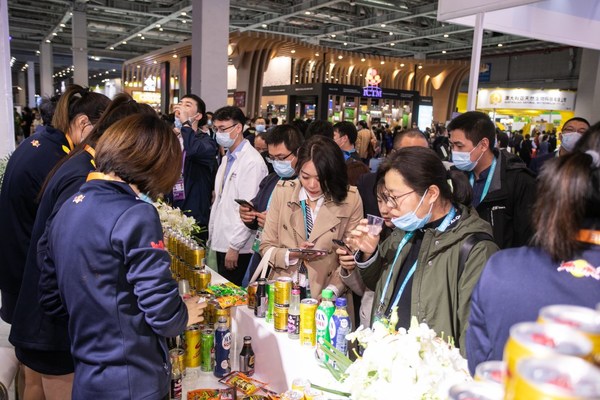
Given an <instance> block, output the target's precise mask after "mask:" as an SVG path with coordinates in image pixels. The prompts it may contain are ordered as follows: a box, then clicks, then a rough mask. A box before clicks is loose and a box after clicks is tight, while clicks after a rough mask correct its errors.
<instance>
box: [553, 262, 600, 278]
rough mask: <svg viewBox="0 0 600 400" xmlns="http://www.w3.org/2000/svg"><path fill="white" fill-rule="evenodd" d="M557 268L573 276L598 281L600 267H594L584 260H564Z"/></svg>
mask: <svg viewBox="0 0 600 400" xmlns="http://www.w3.org/2000/svg"><path fill="white" fill-rule="evenodd" d="M557 270H558V271H559V272H560V271H566V272H569V273H570V274H571V275H573V276H574V277H575V278H594V279H595V280H597V281H600V267H594V266H592V265H591V264H590V263H588V262H587V261H585V260H575V261H565V262H563V263H561V264H560V266H559V267H558V269H557Z"/></svg>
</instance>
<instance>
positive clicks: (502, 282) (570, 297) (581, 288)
mask: <svg viewBox="0 0 600 400" xmlns="http://www.w3.org/2000/svg"><path fill="white" fill-rule="evenodd" d="M573 260H579V261H578V262H576V263H570V262H567V263H560V262H555V261H552V259H551V258H550V256H549V255H548V253H546V252H545V251H543V250H541V249H539V248H535V247H520V248H516V249H508V250H503V251H499V252H498V253H496V254H494V255H493V256H491V257H490V259H489V260H488V262H487V264H486V266H485V269H484V270H483V273H482V274H481V277H480V278H479V283H478V284H477V286H476V287H475V290H474V291H473V295H472V298H471V314H470V316H469V326H468V328H467V341H466V343H467V358H468V360H469V370H470V371H471V373H474V371H475V367H476V366H477V365H478V364H479V363H481V362H483V361H487V360H502V355H503V352H504V346H505V344H506V341H507V340H508V336H509V329H510V327H511V326H513V325H514V324H516V323H519V322H525V321H536V320H537V318H538V313H539V311H540V309H541V308H542V307H545V306H549V305H554V304H568V305H578V306H584V307H589V308H595V307H596V305H597V304H598V303H600V246H593V245H592V246H589V247H588V248H587V250H585V251H583V252H581V253H579V254H577V256H576V257H574V259H573Z"/></svg>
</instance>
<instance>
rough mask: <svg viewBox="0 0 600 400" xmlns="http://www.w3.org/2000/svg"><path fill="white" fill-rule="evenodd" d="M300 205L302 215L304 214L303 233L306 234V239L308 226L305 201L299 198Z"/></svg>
mask: <svg viewBox="0 0 600 400" xmlns="http://www.w3.org/2000/svg"><path fill="white" fill-rule="evenodd" d="M300 206H301V208H302V215H304V233H305V234H306V240H308V227H307V226H306V201H304V200H300ZM313 225H314V224H313Z"/></svg>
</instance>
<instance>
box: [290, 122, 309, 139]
mask: <svg viewBox="0 0 600 400" xmlns="http://www.w3.org/2000/svg"><path fill="white" fill-rule="evenodd" d="M290 124H291V125H294V126H295V127H296V128H298V130H299V131H300V132H301V133H302V135H303V136H304V134H305V133H306V129H308V123H307V122H306V121H303V120H301V119H299V118H296V119H295V120H293V121H292V122H290Z"/></svg>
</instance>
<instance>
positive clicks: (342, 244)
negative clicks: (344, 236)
mask: <svg viewBox="0 0 600 400" xmlns="http://www.w3.org/2000/svg"><path fill="white" fill-rule="evenodd" d="M331 241H332V242H333V243H334V244H335V245H336V246H338V247H339V248H340V249H344V250H346V251H347V252H348V254H350V255H352V254H354V251H352V249H351V248H350V247H349V246H348V245H347V244H346V243H345V242H344V241H343V240H339V239H331Z"/></svg>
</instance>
